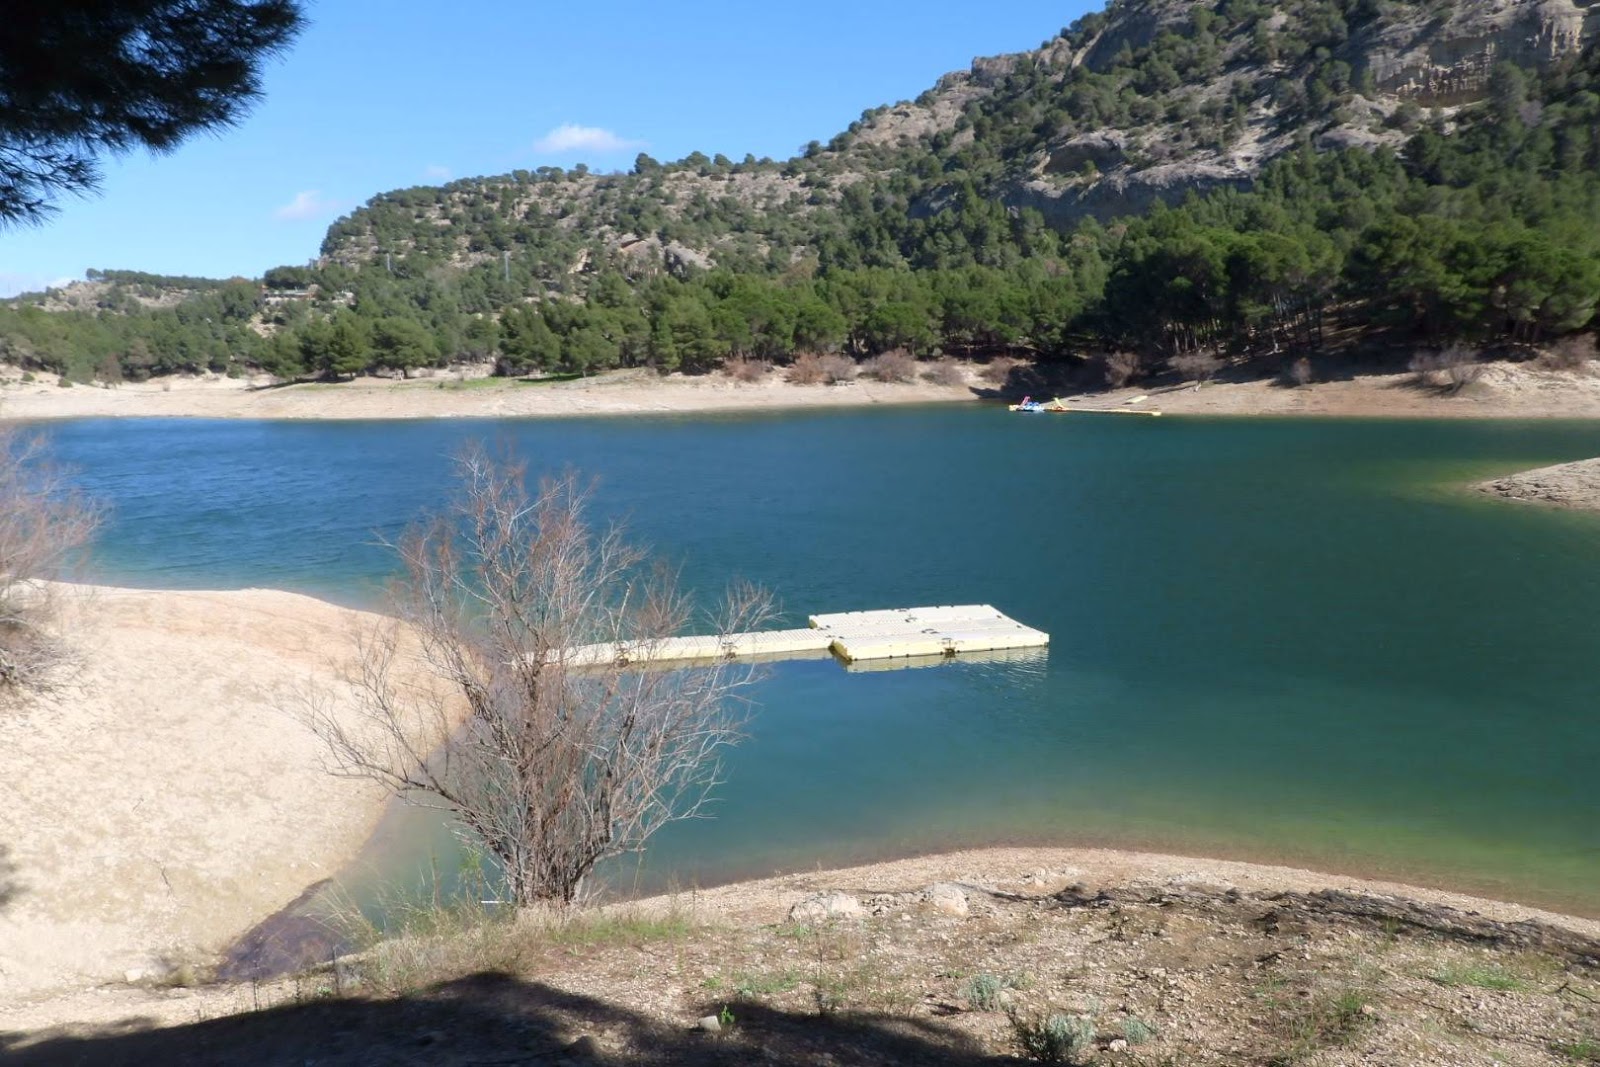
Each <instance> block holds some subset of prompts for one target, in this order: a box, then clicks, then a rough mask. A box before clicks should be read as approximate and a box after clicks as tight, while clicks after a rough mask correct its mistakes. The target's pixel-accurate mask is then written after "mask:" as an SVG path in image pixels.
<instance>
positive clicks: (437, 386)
mask: <svg viewBox="0 0 1600 1067" xmlns="http://www.w3.org/2000/svg"><path fill="white" fill-rule="evenodd" d="M980 370H981V368H980V367H977V366H967V367H965V368H964V369H963V374H964V376H965V382H964V384H960V385H935V384H933V383H931V382H926V381H918V382H914V383H885V382H877V381H873V380H871V379H868V378H859V379H857V380H856V381H853V382H846V383H840V384H837V385H791V384H789V383H787V382H785V381H784V380H783V376H782V374H781V373H776V372H775V373H772V374H769V375H768V376H767V377H766V379H765V380H763V381H760V382H754V383H750V382H739V381H735V380H733V379H732V378H729V377H728V376H726V375H723V374H720V373H715V374H705V375H696V376H687V375H682V374H671V375H667V376H665V377H663V376H660V375H657V374H655V373H654V372H652V371H641V370H628V371H613V372H609V373H606V374H600V375H596V376H594V377H592V378H581V379H574V380H571V381H522V380H506V379H491V378H486V377H484V376H483V368H475V369H470V370H456V371H448V372H446V371H440V372H437V375H436V376H434V377H427V378H416V379H412V380H409V381H400V380H396V379H386V378H360V379H356V380H354V381H349V382H339V383H322V382H306V383H299V384H289V385H284V384H277V383H274V382H273V380H272V379H270V378H265V377H257V378H226V377H222V376H219V375H209V376H201V377H175V378H166V379H158V380H153V381H149V382H140V383H125V384H122V385H116V386H104V385H98V384H94V385H74V386H71V387H67V388H63V387H61V386H59V385H56V384H54V382H53V381H50V382H46V381H44V380H39V381H33V382H26V383H25V382H23V381H22V380H21V378H22V372H21V371H20V370H19V369H17V368H14V367H13V368H6V367H0V417H3V418H8V419H23V420H26V419H59V418H103V417H117V416H123V417H138V418H216V419H235V418H240V419H242V418H251V419H406V418H474V417H477V418H531V417H561V416H569V417H570V416H588V415H647V414H655V415H661V414H692V413H733V412H740V411H777V410H784V409H791V408H793V409H822V408H851V407H871V406H874V405H883V404H932V403H962V402H965V403H974V402H979V401H980V400H981V398H982V397H983V396H985V395H992V393H993V386H992V384H990V383H988V382H985V381H984V380H983V379H982V378H981V376H980ZM1137 397H1144V399H1143V400H1141V401H1138V403H1139V405H1141V406H1144V407H1149V408H1159V409H1160V410H1161V411H1163V412H1164V413H1166V414H1170V415H1270V416H1278V415H1284V416H1287V415H1316V416H1331V417H1360V416H1373V417H1390V418H1600V373H1596V372H1594V371H1592V370H1587V371H1552V370H1545V369H1541V368H1539V367H1538V366H1536V365H1535V364H1532V363H1489V364H1485V365H1484V369H1483V372H1482V374H1481V375H1480V377H1479V378H1478V380H1477V381H1475V382H1473V383H1471V384H1470V385H1468V386H1467V387H1466V388H1464V389H1462V390H1461V391H1460V392H1457V393H1451V392H1448V391H1445V390H1442V389H1439V388H1435V387H1432V386H1426V385H1421V384H1419V383H1418V382H1417V381H1416V380H1415V376H1414V375H1412V374H1409V373H1386V374H1359V375H1354V376H1347V377H1340V378H1337V379H1335V380H1330V381H1317V382H1313V383H1312V384H1310V385H1305V386H1299V387H1296V388H1290V387H1287V386H1284V385H1282V384H1280V383H1278V382H1275V381H1270V380H1244V381H1227V380H1218V381H1213V382H1208V383H1206V384H1205V385H1203V386H1201V387H1199V388H1196V387H1195V386H1194V385H1193V384H1181V385H1175V384H1171V383H1161V384H1150V383H1146V384H1143V385H1138V386H1132V387H1129V388H1126V389H1119V390H1102V391H1092V392H1087V393H1082V394H1075V395H1072V396H1069V397H1066V398H1064V401H1065V403H1067V404H1068V405H1069V406H1070V407H1072V408H1084V409H1088V408H1106V407H1121V406H1124V405H1126V404H1128V403H1129V402H1130V401H1134V400H1135V398H1137ZM1041 399H1042V398H1041ZM991 402H993V401H991Z"/></svg>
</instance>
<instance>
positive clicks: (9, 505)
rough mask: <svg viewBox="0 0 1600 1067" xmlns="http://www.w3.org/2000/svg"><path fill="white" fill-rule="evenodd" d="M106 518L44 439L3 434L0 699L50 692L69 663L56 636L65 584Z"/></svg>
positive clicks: (0, 434) (0, 464) (0, 436)
mask: <svg viewBox="0 0 1600 1067" xmlns="http://www.w3.org/2000/svg"><path fill="white" fill-rule="evenodd" d="M99 523H100V512H99V510H98V509H97V508H96V507H95V506H94V505H93V504H92V503H90V502H89V501H87V500H86V499H84V497H83V496H82V495H81V494H80V493H78V492H77V491H76V490H74V489H72V488H71V487H70V486H68V484H67V483H66V480H65V478H64V476H63V475H62V474H61V472H60V471H59V470H57V469H56V468H54V467H52V466H50V465H49V464H48V463H46V462H45V460H44V457H43V455H42V445H41V444H40V442H39V440H38V439H37V438H33V437H23V436H21V435H19V434H18V433H16V432H15V431H11V430H0V697H3V696H5V695H6V694H7V693H8V692H9V691H14V690H16V689H20V688H34V689H38V688H44V687H46V686H47V685H48V684H49V682H50V681H51V672H52V671H53V670H54V668H56V667H57V666H59V665H60V664H61V663H62V662H63V661H64V660H65V659H66V658H67V648H66V646H65V645H64V644H63V643H62V641H61V638H60V636H59V635H58V634H57V633H56V632H55V630H54V626H55V622H56V608H57V604H56V593H55V590H54V589H53V588H52V587H51V586H50V585H48V584H45V583H47V582H48V581H49V580H50V579H52V578H57V577H60V576H61V574H62V572H63V571H64V570H65V569H66V567H67V566H68V565H69V564H70V563H71V562H72V561H73V558H74V556H75V555H76V554H77V553H78V551H79V550H80V549H82V548H83V547H84V546H85V545H87V544H88V543H89V540H90V538H92V537H93V536H94V531H95V528H96V527H97V526H98V525H99Z"/></svg>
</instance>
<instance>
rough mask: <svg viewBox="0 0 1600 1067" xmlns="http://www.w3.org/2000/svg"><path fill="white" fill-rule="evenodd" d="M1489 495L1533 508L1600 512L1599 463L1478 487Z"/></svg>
mask: <svg viewBox="0 0 1600 1067" xmlns="http://www.w3.org/2000/svg"><path fill="white" fill-rule="evenodd" d="M1478 488H1479V489H1482V490H1483V491H1484V492H1486V493H1493V494H1495V495H1496V496H1503V497H1506V498H1508V499H1510V500H1525V501H1527V502H1528V503H1531V504H1551V505H1554V506H1556V507H1562V508H1587V509H1590V510H1596V509H1600V459H1581V460H1578V461H1577V462H1576V463H1561V464H1557V465H1556V466H1554V467H1540V468H1538V469H1537V470H1531V471H1523V472H1522V473H1520V474H1513V475H1510V476H1508V477H1505V478H1496V479H1494V480H1493V481H1488V482H1484V483H1482V484H1481V485H1479V486H1478Z"/></svg>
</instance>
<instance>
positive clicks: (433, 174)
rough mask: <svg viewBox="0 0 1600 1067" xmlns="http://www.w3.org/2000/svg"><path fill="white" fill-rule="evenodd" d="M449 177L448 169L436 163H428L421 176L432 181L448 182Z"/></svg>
mask: <svg viewBox="0 0 1600 1067" xmlns="http://www.w3.org/2000/svg"><path fill="white" fill-rule="evenodd" d="M450 175H451V171H450V168H449V167H445V166H441V165H440V164H438V163H429V164H428V165H427V166H426V167H423V168H422V176H423V177H424V178H431V179H433V180H434V181H441V182H442V181H448V180H449V179H450Z"/></svg>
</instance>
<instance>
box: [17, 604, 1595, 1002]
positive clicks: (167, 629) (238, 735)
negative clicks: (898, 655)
mask: <svg viewBox="0 0 1600 1067" xmlns="http://www.w3.org/2000/svg"><path fill="white" fill-rule="evenodd" d="M67 589H68V591H69V592H70V594H71V595H70V597H68V598H67V599H68V610H69V611H70V612H73V613H74V614H72V615H69V617H68V619H69V622H71V623H72V624H74V625H78V626H82V627H83V628H84V629H83V630H82V632H81V636H80V639H79V640H80V646H81V647H82V648H83V650H84V651H83V662H82V664H81V670H80V671H79V674H78V676H77V677H75V678H73V679H72V680H71V681H70V683H69V684H68V686H66V687H65V688H64V689H63V691H62V692H60V693H58V694H56V695H55V696H53V697H47V698H30V699H29V700H27V701H25V702H24V703H22V704H21V705H19V706H17V707H12V708H9V709H7V710H6V712H5V713H4V714H0V774H3V775H4V776H5V777H6V778H7V779H8V780H9V781H11V782H13V783H14V785H15V787H16V795H17V797H18V801H19V802H18V803H15V804H12V805H9V806H7V807H5V808H0V845H4V846H6V850H7V855H6V859H7V862H8V864H9V865H10V866H11V867H12V868H14V875H13V877H14V879H15V881H16V882H17V883H20V889H21V891H20V893H18V894H17V895H16V897H15V899H14V900H12V901H11V903H10V904H9V905H8V906H6V907H5V908H3V909H0V1003H3V1004H5V1005H7V1006H6V1007H4V1008H0V1031H5V1030H18V1029H36V1028H38V1027H40V1026H46V1025H56V1024H58V1023H61V1022H65V1021H76V1020H77V1013H80V1012H83V1011H87V1010H89V1009H90V1008H93V1009H94V1011H93V1012H92V1013H91V1014H94V1015H95V1016H96V1017H100V1015H99V1013H102V1012H103V1011H106V1010H112V1009H113V1008H116V1010H121V1008H120V1007H117V1006H118V1005H121V1006H123V1007H125V1006H126V1005H127V1004H128V1003H135V1002H140V998H141V997H148V995H149V994H150V990H149V989H148V988H146V986H147V985H148V984H149V982H150V981H152V980H156V979H159V978H160V976H161V974H162V973H163V970H164V969H166V968H169V967H172V966H181V965H185V961H192V960H195V959H199V958H213V957H214V956H215V955H216V954H217V953H220V952H221V951H222V950H224V949H225V948H226V947H227V946H229V945H231V944H233V943H235V942H236V941H237V940H238V939H239V938H240V937H241V936H243V935H244V934H245V933H247V932H248V931H249V930H250V929H252V928H253V927H254V926H256V925H257V924H258V923H260V922H261V921H262V920H264V919H266V918H268V917H269V916H272V915H274V914H276V913H277V912H279V911H280V910H282V909H283V908H284V907H285V906H286V905H287V904H289V903H290V902H291V901H292V900H294V899H295V898H296V897H297V896H299V895H300V894H302V893H303V892H304V890H305V889H306V887H307V886H308V885H311V884H313V883H315V882H317V881H319V880H321V879H323V878H326V877H334V876H337V875H338V874H339V872H340V871H341V870H343V869H344V868H345V867H346V865H347V864H348V863H349V862H350V861H351V860H352V859H353V858H354V857H356V856H357V855H358V854H359V852H360V851H361V849H362V847H363V846H364V845H365V843H366V842H367V840H368V838H369V837H370V834H371V833H372V830H373V828H374V827H375V826H376V824H377V822H378V820H379V818H380V817H381V816H382V814H383V812H384V810H385V806H386V805H387V804H388V803H390V801H389V800H388V798H387V797H385V796H384V795H383V794H382V793H381V791H378V790H376V789H375V788H374V787H372V786H371V785H370V783H366V782H355V781H350V780H347V779H339V778H335V777H333V776H331V775H329V774H327V773H326V772H325V771H324V769H323V767H322V765H321V761H320V749H319V743H318V742H317V741H316V740H315V739H314V738H312V737H311V736H310V734H309V732H308V731H306V730H305V729H304V726H303V724H301V723H299V722H297V721H296V720H295V719H294V718H293V717H292V716H291V715H290V714H288V713H287V712H285V710H284V707H285V704H286V701H287V700H288V699H290V698H291V696H292V692H293V690H294V689H295V688H297V687H300V686H303V685H304V684H305V683H306V682H307V681H309V680H311V679H316V678H321V679H322V680H324V681H326V679H327V672H328V671H329V670H330V669H331V664H332V663H333V662H336V661H337V660H338V659H340V657H342V656H344V655H347V654H348V652H349V649H350V648H351V647H352V646H351V644H350V643H351V642H352V641H353V640H354V636H355V634H356V632H357V631H358V630H359V628H360V627H361V626H362V625H364V624H370V623H371V622H372V621H374V620H375V619H376V618H377V617H376V616H374V615H372V614H370V613H365V612H358V611H352V610H349V609H344V608H339V607H336V606H334V605H331V604H327V603H325V602H323V601H319V600H316V599H314V598H311V597H306V596H302V595H299V594H293V593H283V592H276V591H271V590H258V589H250V590H239V591H232V592H196V591H155V590H132V589H120V588H115V587H108V586H70V587H67ZM223 738H225V739H226V742H225V743H219V739H223ZM5 867H6V864H0V875H5V874H6V870H5ZM1069 869H1070V880H1073V881H1100V882H1104V883H1105V884H1122V883H1126V882H1130V881H1149V880H1152V879H1154V880H1157V881H1164V882H1169V883H1174V884H1176V883H1177V882H1184V881H1196V880H1199V881H1207V882H1210V883H1221V884H1230V885H1235V886H1239V887H1241V888H1249V889H1252V890H1271V891H1290V890H1293V891H1302V892H1314V891H1318V890H1322V889H1338V890H1342V891H1351V892H1362V893H1375V894H1379V895H1385V896H1394V897H1397V898H1402V899H1406V900H1415V901H1423V902H1428V903H1437V904H1441V905H1445V906H1450V907H1454V908H1457V909H1461V910H1466V911H1472V912H1477V913H1480V914H1483V915H1486V916H1490V917H1492V918H1495V919H1496V920H1497V921H1504V922H1523V921H1539V922H1544V923H1549V924H1554V925H1557V926H1561V927H1562V928H1565V929H1571V930H1575V931H1579V932H1583V933H1585V934H1586V935H1589V936H1600V918H1596V917H1587V916H1584V915H1581V914H1563V913H1560V912H1557V911H1553V910H1549V909H1544V908H1539V907H1534V906H1529V905H1524V904H1519V903H1515V902H1512V901H1505V900H1495V899H1491V898H1486V897H1480V896H1475V895H1472V894H1470V893H1461V892H1453V891H1450V890H1448V889H1439V888H1427V887H1423V886H1416V885H1410V884H1407V883H1404V882H1400V881H1393V880H1384V879H1373V878H1361V877H1353V876H1348V875H1340V874H1334V873H1323V872H1317V871H1314V870H1310V869H1307V868H1304V867H1299V866H1293V865H1286V864H1273V863H1260V862H1246V861H1241V860H1232V859H1206V858H1197V857H1188V856H1181V855H1173V854H1170V853H1160V852H1149V851H1140V850H1136V849H1118V848H1106V847H1095V848H1063V847H1043V846H1040V847H1033V846H1027V847H1003V848H985V849H959V850H952V851H945V852H938V853H934V854H928V855H920V856H912V857H906V858H896V859H888V860H884V861H881V862H874V863H867V864H858V865H851V866H845V867H839V868H836V869H831V870H828V871H823V872H796V873H790V874H782V875H775V876H771V877H766V878H759V879H744V880H740V881H735V882H731V883H728V884H724V885H718V886H715V887H713V888H709V889H703V890H700V889H697V890H695V892H694V897H695V899H696V900H697V901H709V902H716V903H714V904H713V905H710V906H714V907H716V908H720V909H724V910H734V911H736V910H738V909H741V908H745V909H749V908H754V909H757V910H760V909H768V910H770V909H773V908H778V909H780V910H781V909H783V908H787V907H788V906H789V903H792V902H793V899H797V897H796V896H795V895H796V894H804V893H805V892H810V891H815V890H817V889H819V888H840V887H841V886H843V885H846V884H848V885H850V886H853V887H855V888H859V889H863V890H874V889H875V887H881V886H884V885H889V884H890V883H904V884H906V885H909V884H911V883H915V882H919V881H920V882H928V881H947V880H952V879H954V880H964V881H974V882H982V883H996V884H999V883H1006V882H1015V881H1017V880H1018V879H1023V878H1024V877H1025V876H1026V877H1031V878H1033V879H1034V881H1038V880H1039V876H1038V873H1037V872H1039V871H1045V872H1050V876H1051V877H1052V878H1059V879H1066V878H1068V876H1069V875H1068V872H1069ZM0 880H5V879H4V878H0ZM46 887H48V890H49V891H48V892H44V891H42V890H44V889H46ZM680 895H681V894H680ZM0 896H3V894H0ZM645 899H646V900H648V899H650V898H645ZM654 899H656V900H657V901H659V900H661V899H664V898H661V897H656V898H654ZM637 903H638V902H634V904H637ZM634 904H624V905H621V906H634ZM85 998H88V999H85ZM96 1005H98V1007H96Z"/></svg>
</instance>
